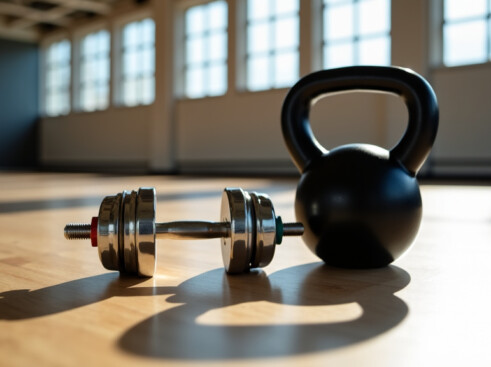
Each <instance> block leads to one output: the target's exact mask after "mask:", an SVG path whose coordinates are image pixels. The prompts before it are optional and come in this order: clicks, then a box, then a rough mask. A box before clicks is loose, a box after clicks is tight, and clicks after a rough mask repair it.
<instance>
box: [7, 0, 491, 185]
mask: <svg viewBox="0 0 491 367" xmlns="http://www.w3.org/2000/svg"><path fill="white" fill-rule="evenodd" d="M490 61H491V0H467V1H462V0H411V1H390V0H213V1H205V0H165V1H164V0H153V1H152V0H148V1H144V0H44V1H31V0H0V127H1V133H0V168H2V169H12V170H30V169H43V170H57V171H125V172H126V171H128V172H139V173H152V172H156V173H166V172H172V173H175V172H178V173H203V174H207V173H237V174H290V173H294V172H296V171H295V168H294V166H293V164H292V162H291V160H290V158H289V155H288V153H287V150H286V148H285V144H284V142H283V138H282V134H281V129H280V113H281V106H282V103H283V99H284V97H285V95H286V93H287V92H288V90H289V88H290V87H291V86H292V85H293V84H294V83H295V82H296V81H298V79H299V78H301V77H302V76H304V75H306V74H309V73H310V72H313V71H316V70H320V69H326V68H334V67H340V66H348V65H398V66H402V67H407V68H411V69H413V70H415V71H416V72H418V73H420V74H421V75H423V76H424V77H425V78H427V79H428V81H429V82H430V83H431V84H432V86H433V87H434V89H435V91H436V94H437V97H438V100H439V104H440V129H439V134H438V137H437V140H436V142H435V146H434V149H433V152H432V155H431V157H430V159H429V160H428V162H427V164H426V165H425V167H424V168H423V170H422V172H421V174H422V175H425V176H433V177H461V176H465V177H469V176H472V177H489V176H490V175H491V144H489V137H490V136H491V62H490ZM406 122H407V111H406V108H405V106H404V103H403V102H402V101H401V100H400V99H399V98H398V97H396V96H392V95H384V94H374V93H370V94H369V93H361V92H356V93H350V94H342V95H334V96H329V97H326V98H323V99H321V100H319V101H318V102H317V103H316V104H315V106H314V107H313V108H312V111H311V123H312V127H313V130H314V133H315V135H316V137H317V139H318V140H319V141H320V142H321V143H322V144H323V145H324V146H325V147H326V148H328V149H329V148H332V147H334V146H337V145H340V144H346V143H371V144H376V145H380V146H383V147H386V148H388V149H389V148H390V147H392V146H393V145H394V144H395V143H396V142H397V141H398V140H399V139H400V137H401V136H402V134H403V132H404V130H405V127H406Z"/></svg>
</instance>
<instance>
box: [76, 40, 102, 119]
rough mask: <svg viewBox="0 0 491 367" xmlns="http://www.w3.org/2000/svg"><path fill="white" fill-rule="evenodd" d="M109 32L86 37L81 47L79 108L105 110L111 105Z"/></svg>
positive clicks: (83, 109)
mask: <svg viewBox="0 0 491 367" xmlns="http://www.w3.org/2000/svg"><path fill="white" fill-rule="evenodd" d="M109 51H110V39H109V32H108V31H106V30H100V31H98V32H94V33H90V34H88V35H86V36H85V37H84V38H83V39H82V42H81V47H80V64H79V65H80V78H79V90H78V92H79V108H80V109H81V110H82V111H95V110H103V109H105V108H107V106H108V105H109Z"/></svg>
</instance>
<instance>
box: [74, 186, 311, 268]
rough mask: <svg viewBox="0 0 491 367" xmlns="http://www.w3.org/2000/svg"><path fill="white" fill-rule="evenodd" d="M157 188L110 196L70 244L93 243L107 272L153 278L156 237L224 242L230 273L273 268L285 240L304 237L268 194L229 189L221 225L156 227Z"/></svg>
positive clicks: (79, 227) (181, 223) (78, 227)
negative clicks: (280, 213)
mask: <svg viewBox="0 0 491 367" xmlns="http://www.w3.org/2000/svg"><path fill="white" fill-rule="evenodd" d="M155 208H156V197H155V189H154V188H140V189H139V190H138V192H136V191H131V192H129V191H123V192H122V193H119V194H117V195H115V196H107V197H105V198H104V200H103V201H102V203H101V206H100V209H99V216H98V217H94V218H92V222H91V224H67V225H66V227H65V237H66V238H67V239H89V238H90V239H91V242H92V246H97V247H98V250H99V257H100V260H101V262H102V264H103V266H104V267H105V268H106V269H109V270H118V271H120V272H121V273H129V274H138V275H140V276H152V275H153V274H154V272H155V264H156V246H155V240H156V238H167V239H203V238H221V239H222V241H221V242H222V246H221V249H222V259H223V264H224V266H225V270H226V271H227V273H241V272H245V271H247V270H249V269H251V268H257V267H264V266H266V265H268V264H269V263H270V262H271V260H272V258H273V255H274V251H275V246H276V245H277V244H280V243H281V241H282V238H283V236H300V235H302V234H303V230H304V229H303V225H302V224H301V223H283V222H282V220H281V217H276V215H275V211H274V208H273V204H272V202H271V200H270V198H269V197H268V196H267V195H266V194H260V193H255V192H251V193H248V192H246V191H243V190H242V189H239V188H226V189H225V190H224V191H223V194H222V205H221V214H220V218H221V222H206V221H179V222H168V223H155Z"/></svg>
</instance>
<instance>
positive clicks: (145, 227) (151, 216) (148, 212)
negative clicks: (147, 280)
mask: <svg viewBox="0 0 491 367" xmlns="http://www.w3.org/2000/svg"><path fill="white" fill-rule="evenodd" d="M155 206H156V200H155V189H154V188H153V187H152V188H149V187H142V188H140V189H139V190H138V195H137V197H136V227H135V239H136V262H137V265H138V275H140V276H146V277H151V276H152V275H153V273H154V272H155V263H156V256H157V253H156V252H157V251H156V246H155Z"/></svg>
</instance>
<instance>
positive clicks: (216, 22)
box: [184, 0, 228, 98]
mask: <svg viewBox="0 0 491 367" xmlns="http://www.w3.org/2000/svg"><path fill="white" fill-rule="evenodd" d="M227 17H228V8H227V2H226V1H223V0H220V1H213V2H210V3H207V4H203V5H197V6H193V7H191V8H189V9H187V10H186V13H185V45H186V47H185V66H184V68H185V70H184V75H185V95H186V96H187V97H189V98H201V97H206V96H218V95H223V94H225V92H226V91H227V48H228V47H227V25H228V18H227Z"/></svg>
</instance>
